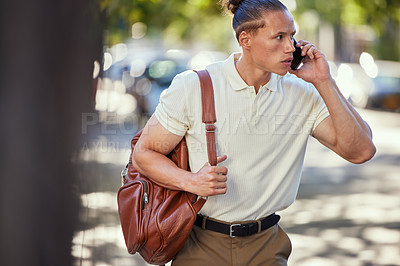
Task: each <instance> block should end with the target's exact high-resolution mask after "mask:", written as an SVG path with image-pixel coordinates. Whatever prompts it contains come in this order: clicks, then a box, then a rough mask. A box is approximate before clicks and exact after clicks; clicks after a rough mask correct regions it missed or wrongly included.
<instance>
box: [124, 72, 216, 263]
mask: <svg viewBox="0 0 400 266" xmlns="http://www.w3.org/2000/svg"><path fill="white" fill-rule="evenodd" d="M196 73H197V74H198V75H199V78H200V84H201V90H202V93H201V95H202V108H203V123H205V124H206V137H207V152H208V158H209V163H210V164H211V165H216V164H217V156H216V149H215V127H214V123H215V122H216V119H215V107H214V94H213V88H212V81H211V78H210V76H209V73H208V72H207V71H206V70H202V71H199V72H196ZM141 134H142V131H140V132H138V133H137V134H136V135H135V136H134V137H133V139H132V141H131V148H132V151H133V149H134V147H135V145H136V142H137V141H138V139H139V137H140V135H141ZM168 157H169V158H170V159H171V160H172V161H174V163H175V164H176V165H177V166H178V167H180V168H182V169H184V170H188V171H189V166H188V150H187V146H186V141H185V138H183V139H182V141H181V142H180V143H179V144H178V145H177V146H176V147H175V149H174V150H173V151H172V152H171V153H170V154H169V155H168ZM154 163H155V164H157V162H154ZM121 175H122V177H123V186H122V187H121V188H120V189H119V191H118V194H117V200H118V212H119V216H120V220H121V227H122V231H123V234H124V238H125V243H126V246H127V249H128V252H129V253H131V254H134V253H136V252H139V253H140V255H141V256H142V257H143V259H144V260H146V261H147V262H148V263H151V264H165V263H167V262H169V261H170V260H171V259H172V258H173V257H174V256H175V255H176V254H177V253H178V252H179V251H180V250H181V249H182V247H183V245H184V244H185V242H186V240H187V238H188V237H189V234H190V232H191V230H192V227H193V224H194V222H195V220H196V215H197V213H198V212H199V211H200V209H201V208H202V207H203V205H204V203H205V199H203V198H199V199H197V196H196V195H194V194H191V193H188V192H185V191H177V190H170V189H167V188H164V187H162V186H159V185H157V184H156V183H154V182H153V181H151V179H149V178H147V177H145V176H144V175H142V174H140V173H139V172H138V171H137V170H136V169H135V168H134V167H133V165H132V153H131V155H130V159H129V163H128V164H127V166H126V168H125V169H124V171H123V172H122V173H121Z"/></svg>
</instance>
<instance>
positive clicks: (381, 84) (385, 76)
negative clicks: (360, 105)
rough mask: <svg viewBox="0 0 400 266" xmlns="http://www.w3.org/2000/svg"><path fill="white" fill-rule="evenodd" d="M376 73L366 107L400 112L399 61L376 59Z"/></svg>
mask: <svg viewBox="0 0 400 266" xmlns="http://www.w3.org/2000/svg"><path fill="white" fill-rule="evenodd" d="M376 64H377V66H378V75H377V76H376V77H375V78H373V79H372V81H373V86H372V87H371V89H370V90H369V93H368V100H367V104H366V108H374V109H382V110H387V111H396V112H400V63H399V62H389V61H377V62H376Z"/></svg>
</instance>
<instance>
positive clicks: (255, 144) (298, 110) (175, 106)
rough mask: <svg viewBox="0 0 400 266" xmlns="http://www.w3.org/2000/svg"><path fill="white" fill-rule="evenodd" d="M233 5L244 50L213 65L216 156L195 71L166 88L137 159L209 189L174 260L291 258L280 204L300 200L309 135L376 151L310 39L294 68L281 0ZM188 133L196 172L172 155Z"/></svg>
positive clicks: (153, 172) (335, 146) (198, 190)
mask: <svg viewBox="0 0 400 266" xmlns="http://www.w3.org/2000/svg"><path fill="white" fill-rule="evenodd" d="M226 6H227V7H228V9H229V10H230V11H232V13H233V14H234V17H233V28H234V30H235V32H236V36H237V39H238V42H239V44H240V46H241V47H242V53H237V54H232V55H231V56H230V57H229V58H228V59H227V60H226V61H224V62H218V63H215V64H212V65H210V66H208V67H207V70H208V71H209V73H210V75H211V77H212V82H213V86H214V95H215V107H216V116H217V122H216V124H215V125H216V128H217V129H216V142H217V155H219V156H218V163H219V165H218V166H210V165H209V164H208V163H207V151H206V145H205V130H204V125H202V123H201V100H200V85H199V80H198V77H197V75H196V74H195V73H193V72H191V71H188V72H185V73H182V74H180V75H178V76H177V77H176V78H175V79H174V81H173V82H172V84H171V86H170V88H169V89H168V91H167V93H166V94H165V95H164V96H163V97H161V99H160V104H159V105H158V107H157V109H156V111H155V114H154V115H153V116H152V117H151V118H150V120H149V121H148V123H147V125H146V127H145V129H144V133H143V134H142V136H141V138H140V140H139V142H138V144H137V146H136V148H135V151H134V156H133V159H134V162H133V163H134V166H135V167H136V168H137V169H138V170H140V171H141V172H142V173H143V174H145V175H146V176H148V177H149V178H151V179H152V180H153V181H154V182H156V183H158V184H160V185H162V186H165V187H167V188H170V189H177V190H184V191H188V192H191V193H194V194H197V195H199V196H202V197H208V200H207V202H206V204H205V205H204V207H203V208H202V210H201V211H200V214H201V216H199V219H198V220H199V222H198V223H197V224H196V226H194V227H193V231H192V234H191V236H190V238H189V239H188V241H187V243H186V244H185V247H184V248H183V249H182V251H181V252H180V253H178V255H177V257H176V259H175V260H174V261H173V265H286V264H287V259H288V257H289V255H290V253H291V243H290V240H289V238H288V237H287V235H286V234H285V232H284V231H283V230H282V229H281V228H280V226H279V225H277V221H278V219H279V216H276V215H275V212H276V211H279V210H282V209H284V208H287V207H288V206H289V205H290V204H291V203H293V201H294V200H295V197H296V194H297V189H298V186H299V183H300V176H301V169H302V164H303V159H304V153H305V147H306V143H307V139H308V136H309V135H312V136H313V137H314V138H316V139H318V140H319V141H320V142H321V143H322V144H324V145H325V146H327V147H328V148H330V149H331V150H333V151H334V152H336V153H337V154H338V155H340V156H341V157H343V158H344V159H346V160H348V161H350V162H352V163H362V162H365V161H367V160H369V159H370V158H372V156H373V155H374V153H375V147H374V145H373V143H372V133H371V130H370V128H369V126H368V125H367V123H366V122H364V121H363V120H362V118H361V117H360V115H359V114H358V113H357V112H356V111H355V110H354V109H353V107H352V106H351V105H350V104H349V103H348V102H347V101H346V99H345V98H344V97H343V96H342V94H341V93H340V91H339V89H338V87H337V86H336V83H335V81H334V80H333V79H332V77H331V76H330V73H329V67H328V64H327V62H326V60H325V58H324V55H323V54H322V53H321V52H320V51H319V50H318V49H317V48H316V47H315V46H314V45H313V44H311V43H310V42H308V41H304V40H300V41H299V42H298V47H301V48H302V55H304V56H306V57H305V59H304V61H303V66H302V67H301V68H300V69H298V70H296V71H292V70H291V69H290V65H291V62H292V60H293V52H294V51H295V47H294V45H293V43H294V42H293V36H294V34H295V32H296V30H295V27H294V21H293V18H292V16H291V14H290V13H289V11H288V10H287V9H286V7H285V6H284V5H283V4H282V3H280V2H279V1H277V0H271V1H268V0H244V1H228V2H227V3H226ZM288 72H290V73H291V74H287V73H288ZM296 76H297V77H296ZM183 137H185V138H186V141H187V144H188V148H189V161H190V167H191V170H192V172H187V171H184V170H182V169H179V168H177V167H176V166H175V165H174V163H173V162H171V161H170V160H169V159H168V158H167V157H166V156H165V155H166V154H168V153H169V152H170V151H171V150H172V149H173V148H174V147H175V146H176V145H177V144H178V143H179V141H180V140H181V139H182V138H183ZM155 161H156V162H157V165H156V166H155V165H154V164H153V162H155ZM277 217H278V218H277ZM219 228H229V233H228V234H224V233H221V232H222V231H223V230H222V231H220V230H219ZM254 228H255V230H253V229H254ZM236 235H239V237H236V238H232V236H236Z"/></svg>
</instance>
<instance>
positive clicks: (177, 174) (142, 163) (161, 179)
mask: <svg viewBox="0 0 400 266" xmlns="http://www.w3.org/2000/svg"><path fill="white" fill-rule="evenodd" d="M155 162H156V163H155ZM132 163H133V166H134V167H135V168H136V169H137V170H138V171H139V172H140V173H142V174H143V175H145V176H146V177H148V178H150V179H151V180H152V181H153V182H155V183H157V184H159V185H161V186H163V187H166V188H169V189H173V190H186V186H185V184H186V183H187V180H188V179H189V178H190V175H192V173H191V172H188V171H185V170H183V169H181V168H179V167H177V166H176V165H175V163H174V162H173V161H171V160H170V159H169V158H168V157H167V156H165V155H164V154H161V153H159V152H156V151H152V150H149V149H148V150H144V151H143V150H142V151H140V152H138V151H134V153H133V160H132Z"/></svg>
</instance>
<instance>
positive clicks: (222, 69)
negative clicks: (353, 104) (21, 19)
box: [155, 54, 329, 222]
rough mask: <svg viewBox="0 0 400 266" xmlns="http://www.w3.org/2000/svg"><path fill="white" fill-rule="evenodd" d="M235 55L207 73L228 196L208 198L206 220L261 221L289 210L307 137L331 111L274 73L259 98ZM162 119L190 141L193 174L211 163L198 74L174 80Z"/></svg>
mask: <svg viewBox="0 0 400 266" xmlns="http://www.w3.org/2000/svg"><path fill="white" fill-rule="evenodd" d="M239 56H240V54H232V55H231V56H230V57H229V58H228V59H227V60H226V61H224V62H218V63H214V64H212V65H210V66H208V67H207V70H208V71H209V73H210V75H211V78H212V82H213V86H214V98H215V109H216V117H217V122H216V124H215V125H216V128H217V130H216V143H217V144H216V146H217V155H218V156H220V155H227V156H228V158H227V160H226V161H224V162H222V163H221V164H220V165H223V166H226V167H227V168H228V174H227V179H228V181H227V192H226V194H224V195H217V196H212V197H208V200H207V202H206V204H205V205H204V207H203V208H202V209H201V211H200V213H202V214H204V215H207V216H210V217H213V218H215V219H219V220H223V221H227V222H233V221H245V220H256V219H259V218H262V217H266V216H268V215H270V214H272V213H274V212H276V211H279V210H282V209H284V208H287V207H288V206H289V205H290V204H292V203H293V201H294V200H295V198H296V195H297V190H298V187H299V183H300V177H301V171H302V167H303V161H304V154H305V150H306V144H307V140H308V136H309V135H310V134H312V132H313V131H314V129H315V128H316V127H317V125H318V124H319V123H320V122H321V121H322V120H323V119H324V118H326V117H327V116H328V115H329V113H328V110H327V108H326V106H325V104H324V102H323V100H322V98H321V97H320V95H319V94H318V92H317V90H316V89H315V87H314V86H313V85H312V84H310V83H307V82H305V81H303V80H302V79H299V78H297V77H296V76H294V75H291V74H286V75H285V76H279V75H276V74H272V76H271V79H270V81H269V82H268V83H267V84H266V85H265V86H263V87H261V88H260V90H259V91H258V93H257V94H256V93H255V90H254V87H252V86H248V85H247V84H246V83H245V82H244V80H243V79H242V78H241V77H240V75H239V73H238V72H237V70H236V67H235V64H234V61H235V60H237V59H238V58H239ZM155 116H156V117H157V119H158V120H159V122H160V123H161V124H162V125H163V126H164V127H165V128H166V129H167V130H168V131H170V132H171V133H173V134H176V135H180V136H185V138H186V141H187V144H188V149H189V163H190V168H191V170H192V172H197V171H199V169H200V168H201V167H202V166H203V165H204V164H205V163H206V161H207V148H206V137H205V129H204V125H203V124H202V110H201V94H200V82H199V79H198V76H197V74H196V73H194V72H193V71H186V72H184V73H181V74H179V75H177V76H176V77H175V79H174V80H173V82H172V84H171V86H170V87H169V88H168V90H167V91H166V93H165V94H164V95H163V96H161V98H160V103H159V105H158V106H157V108H156V111H155Z"/></svg>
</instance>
